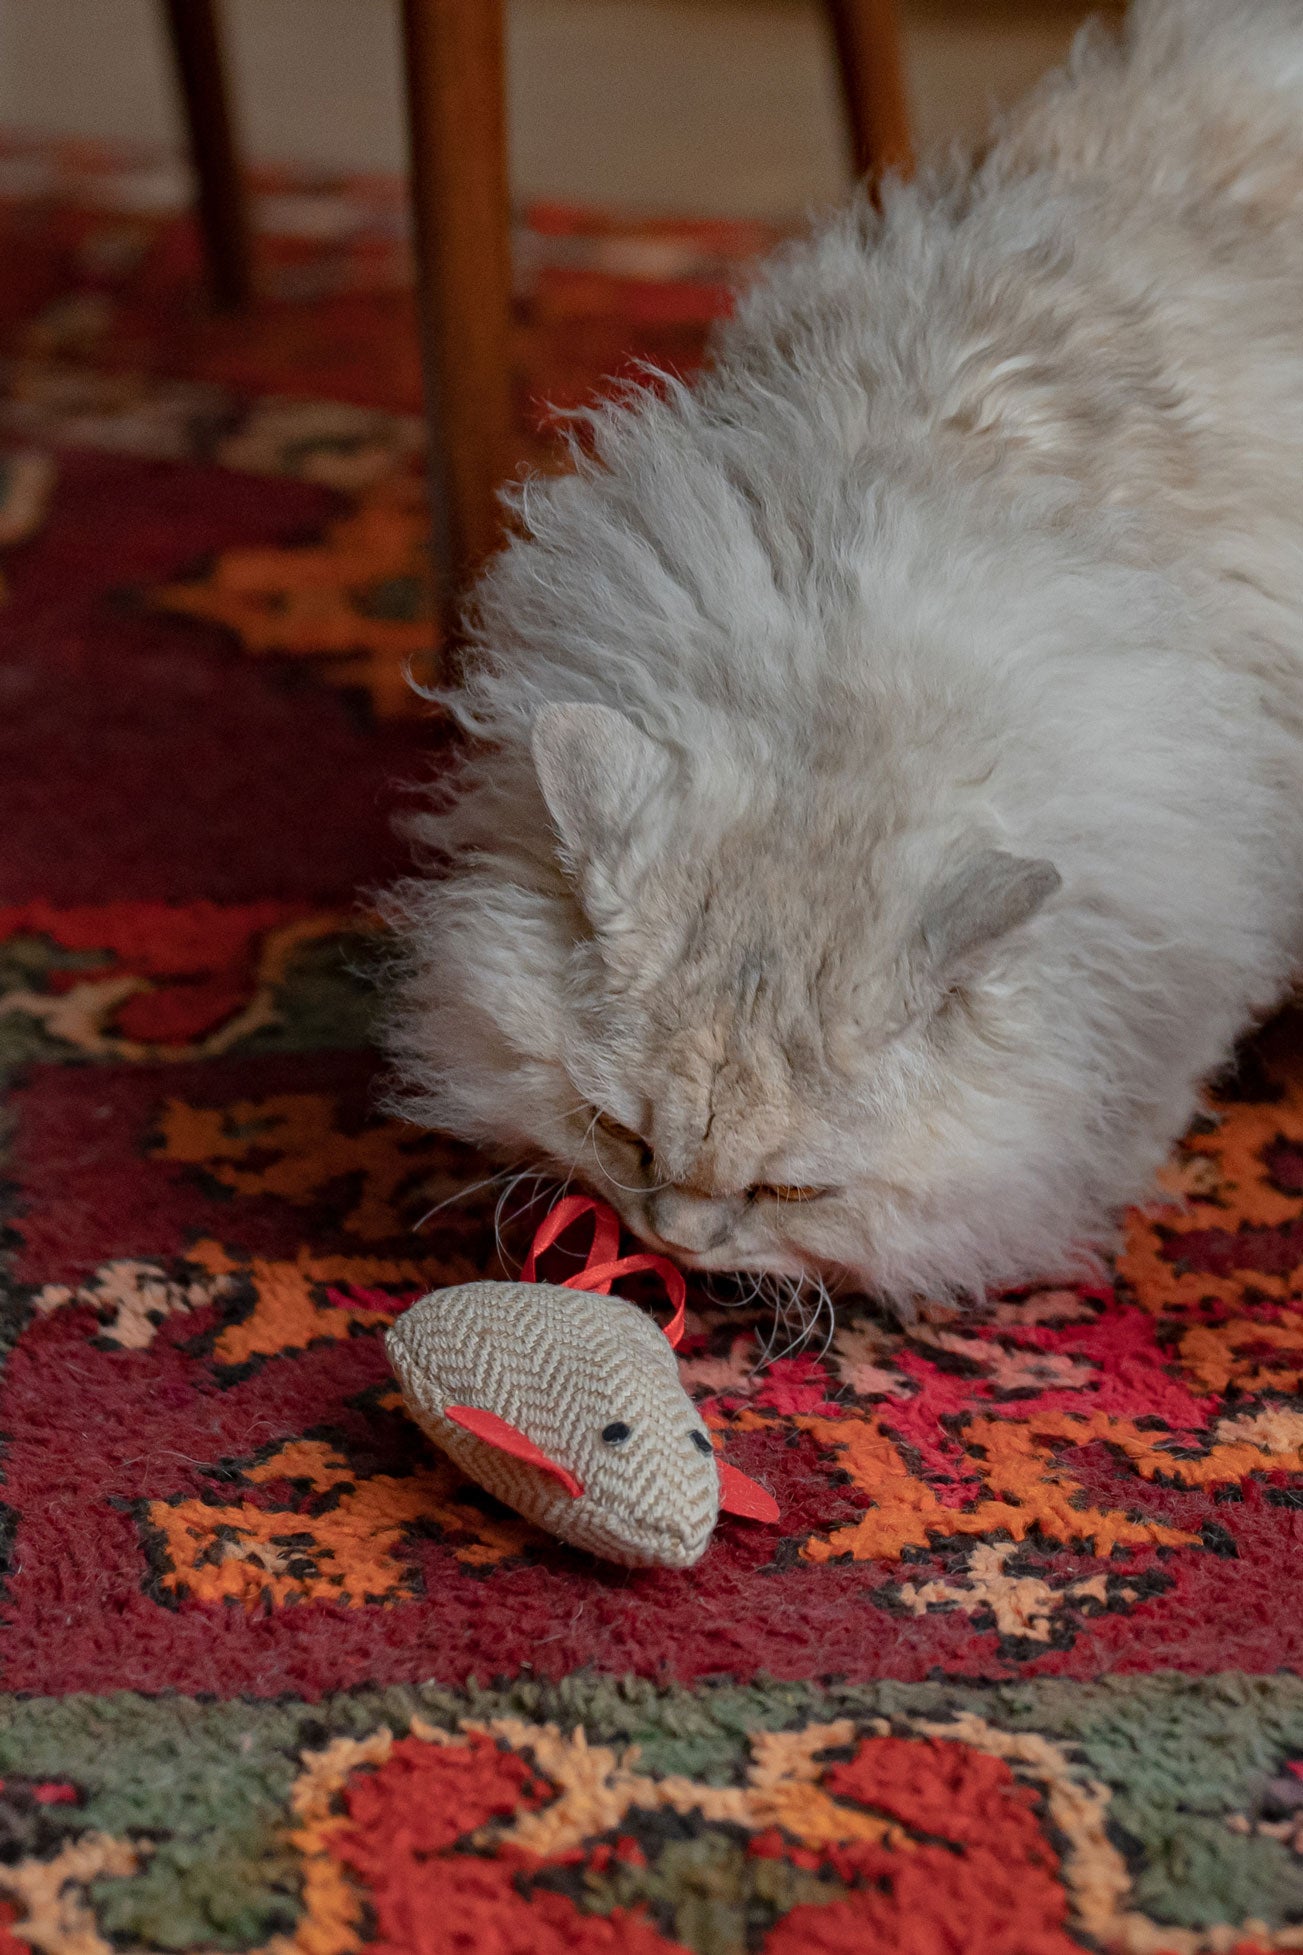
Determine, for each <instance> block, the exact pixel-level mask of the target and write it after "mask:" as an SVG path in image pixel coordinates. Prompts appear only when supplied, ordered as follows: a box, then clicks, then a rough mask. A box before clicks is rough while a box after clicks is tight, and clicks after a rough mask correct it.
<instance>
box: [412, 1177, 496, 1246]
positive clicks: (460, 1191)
mask: <svg viewBox="0 0 1303 1955" xmlns="http://www.w3.org/2000/svg"><path fill="white" fill-rule="evenodd" d="M511 1172H512V1170H511V1169H510V1168H500V1169H499V1170H498V1172H497V1173H496V1174H488V1175H485V1177H484V1179H483V1180H482V1181H472V1182H471V1184H470V1186H469V1187H468V1188H456V1189H454V1190H453V1192H452V1194H451V1195H447V1196H445V1198H444V1199H443V1201H441V1202H436V1203H435V1204H434V1207H433V1208H427V1209H426V1211H425V1213H424V1215H422V1217H421V1218H420V1220H419V1221H418V1222H413V1224H412V1232H413V1234H415V1232H416V1231H417V1230H418V1229H423V1228H424V1227H425V1225H426V1223H427V1222H432V1221H433V1220H434V1218H435V1216H436V1215H442V1214H443V1211H444V1209H445V1208H451V1207H452V1206H453V1205H454V1203H456V1202H464V1201H469V1200H470V1198H471V1196H472V1195H478V1194H482V1193H483V1191H484V1189H485V1188H494V1187H496V1186H497V1184H498V1182H499V1181H502V1180H504V1179H505V1178H506V1177H507V1176H508V1175H509V1174H510V1173H511Z"/></svg>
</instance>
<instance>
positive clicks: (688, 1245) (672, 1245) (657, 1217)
mask: <svg viewBox="0 0 1303 1955" xmlns="http://www.w3.org/2000/svg"><path fill="white" fill-rule="evenodd" d="M647 1213H648V1216H649V1218H650V1220H651V1225H652V1227H653V1228H654V1229H655V1231H656V1233H657V1235H658V1236H659V1237H660V1239H661V1241H662V1242H663V1243H664V1244H665V1245H666V1247H667V1248H669V1249H685V1250H686V1251H687V1252H688V1254H689V1255H704V1253H705V1252H706V1251H707V1250H708V1249H718V1248H719V1246H720V1244H721V1243H723V1242H726V1241H727V1240H728V1236H729V1231H730V1228H731V1223H730V1221H729V1216H728V1211H727V1210H726V1209H725V1208H724V1207H723V1205H722V1204H721V1203H719V1202H713V1201H710V1200H708V1199H707V1198H705V1197H704V1196H701V1195H689V1194H685V1193H684V1192H683V1191H682V1190H681V1189H679V1188H661V1189H658V1190H657V1192H656V1193H655V1194H654V1195H653V1196H652V1197H651V1199H650V1200H649V1202H648V1204H647Z"/></svg>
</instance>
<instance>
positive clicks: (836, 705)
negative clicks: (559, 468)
mask: <svg viewBox="0 0 1303 1955" xmlns="http://www.w3.org/2000/svg"><path fill="white" fill-rule="evenodd" d="M588 434H589V436H590V442H589V452H588V453H586V454H585V455H579V456H577V458H576V464H575V467H574V470H573V472H572V473H571V474H569V475H567V476H564V477H562V478H560V479H555V480H535V481H532V482H530V483H529V484H528V485H527V486H526V487H524V488H523V489H521V490H520V491H519V493H518V494H517V496H516V498H515V507H516V512H517V517H518V522H519V527H520V530H521V532H522V534H521V535H520V537H519V538H518V539H517V540H516V541H513V542H512V543H511V545H510V546H509V547H508V548H507V549H506V550H505V551H504V552H503V553H502V555H501V556H500V557H499V558H498V559H497V560H496V562H495V563H494V564H493V565H492V566H491V568H490V569H489V571H488V573H487V575H486V577H485V578H484V580H483V582H482V584H481V586H480V589H479V591H478V593H477V598H476V604H475V622H474V640H475V646H476V648H477V649H476V652H475V655H474V656H473V658H472V661H471V667H470V670H469V673H468V676H467V679H466V682H465V684H464V686H463V687H462V688H460V689H459V691H458V692H457V693H456V694H455V695H454V698H453V704H454V707H455V710H456V712H457V713H458V715H459V717H460V719H461V721H462V723H463V725H464V726H465V728H466V729H467V730H468V732H469V733H470V734H472V735H473V736H476V744H474V746H473V748H472V751H471V753H470V755H469V757H468V758H467V760H466V761H465V763H464V765H463V766H462V768H461V771H460V773H459V775H458V777H457V780H456V783H455V786H454V788H453V790H452V791H451V792H449V791H447V790H445V791H444V792H443V795H442V798H441V799H440V800H439V801H437V802H436V803H435V804H433V805H432V807H431V809H430V810H429V811H428V812H426V813H424V814H423V815H422V816H421V817H420V818H419V819H418V820H417V822H416V823H415V824H414V826H415V831H416V835H417V840H418V845H419V847H420V848H421V850H422V862H423V869H424V872H423V873H421V874H418V875H417V876H415V877H413V878H411V879H410V880H408V881H407V882H405V883H404V884H402V885H400V887H399V888H398V890H397V891H395V892H394V893H393V895H392V898H391V915H392V917H393V919H394V921H395V922H396V924H397V926H398V929H399V932H400V936H401V939H402V942H403V945H404V952H405V959H406V968H405V975H404V977H403V981H402V984H401V989H400V996H399V1002H398V1006H397V1009H396V1014H395V1020H394V1029H393V1049H394V1052H395V1056H396V1060H397V1065H398V1069H399V1073H400V1076H401V1080H402V1083H403V1087H404V1089H405V1090H404V1091H403V1092H402V1093H401V1095H400V1103H401V1104H402V1106H403V1107H404V1110H405V1111H407V1112H409V1113H410V1114H413V1115H414V1116H415V1117H416V1118H418V1119H420V1120H422V1121H426V1122H428V1123H430V1124H434V1125H437V1126H441V1127H447V1128H451V1129H452V1130H454V1131H455V1132H457V1133H459V1134H461V1135H464V1136H467V1137H469V1138H471V1139H473V1140H475V1141H478V1142H479V1143H481V1144H482V1145H484V1146H485V1147H486V1148H487V1149H489V1150H490V1151H492V1152H494V1153H496V1154H498V1155H499V1156H501V1157H503V1158H505V1159H508V1160H512V1161H532V1160H540V1159H541V1160H544V1161H547V1162H550V1163H555V1164H556V1165H557V1166H558V1168H559V1169H560V1171H561V1172H562V1173H563V1174H568V1173H570V1172H571V1171H572V1170H576V1171H577V1172H578V1173H580V1174H581V1175H582V1176H583V1177H584V1178H586V1179H587V1180H589V1181H590V1182H592V1183H594V1184H595V1185H596V1186H597V1187H598V1188H599V1189H600V1191H601V1192H602V1193H604V1194H605V1195H607V1196H608V1198H609V1199H611V1200H612V1201H613V1202H615V1204H616V1205H617V1206H618V1207H619V1208H620V1209H621V1211H622V1213H623V1214H624V1215H625V1217H626V1219H627V1220H628V1222H629V1223H630V1224H631V1226H632V1227H633V1228H634V1229H636V1230H637V1231H638V1232H639V1233H640V1234H642V1235H643V1236H645V1237H647V1238H648V1239H649V1240H652V1241H654V1242H656V1243H659V1244H663V1245H665V1246H668V1247H669V1248H670V1249H671V1250H672V1251H673V1252H674V1253H677V1254H679V1255H680V1256H681V1257H683V1258H684V1259H685V1260H688V1261H691V1262H695V1263H698V1264H700V1265H701V1266H703V1267H707V1268H742V1269H749V1270H764V1271H773V1272H777V1273H779V1274H781V1275H784V1276H789V1275H791V1276H799V1275H800V1274H802V1273H803V1272H811V1273H815V1274H818V1275H819V1276H821V1277H824V1278H827V1279H829V1280H834V1281H840V1282H846V1281H850V1282H853V1283H856V1284H860V1285H864V1286H867V1287H869V1288H872V1289H877V1290H880V1291H883V1292H886V1293H890V1294H894V1295H897V1296H902V1297H903V1296H907V1295H909V1294H911V1293H916V1292H920V1291H936V1290H946V1291H949V1292H952V1293H953V1292H962V1291H964V1290H980V1289H982V1288H983V1287H985V1286H987V1285H990V1284H993V1283H1004V1282H1011V1281H1018V1280H1023V1279H1031V1278H1035V1277H1037V1276H1040V1275H1048V1274H1055V1273H1059V1272H1062V1271H1064V1270H1066V1269H1067V1268H1069V1267H1071V1266H1072V1265H1073V1263H1074V1260H1075V1259H1078V1258H1079V1257H1080V1255H1081V1254H1082V1252H1083V1251H1085V1250H1089V1249H1091V1248H1092V1247H1098V1246H1099V1245H1102V1244H1104V1243H1106V1242H1107V1241H1108V1240H1109V1237H1110V1232H1111V1230H1112V1228H1113V1226H1114V1220H1115V1217H1116V1215H1117V1212H1118V1210H1119V1208H1120V1207H1121V1205H1122V1204H1124V1203H1126V1202H1129V1201H1132V1200H1134V1199H1136V1198H1138V1197H1143V1196H1144V1195H1145V1194H1146V1192H1147V1190H1148V1189H1149V1188H1150V1185H1151V1179H1152V1176H1153V1173H1154V1170H1155V1167H1156V1166H1157V1165H1158V1163H1159V1162H1160V1160H1161V1158H1162V1156H1163V1153H1164V1151H1165V1149H1166V1148H1167V1147H1168V1145H1169V1144H1170V1142H1171V1140H1172V1138H1173V1136H1174V1135H1175V1134H1177V1133H1178V1132H1179V1131H1180V1129H1181V1128H1182V1126H1183V1125H1184V1124H1185V1123H1186V1122H1187V1121H1188V1119H1189V1118H1190V1116H1191V1114H1192V1112H1193V1111H1194V1109H1195V1107H1196V1104H1197V1101H1198V1093H1199V1087H1200V1083H1201V1081H1203V1080H1204V1079H1205V1078H1206V1077H1207V1075H1208V1074H1209V1073H1210V1072H1211V1071H1212V1070H1213V1069H1215V1068H1216V1067H1218V1066H1219V1065H1220V1064H1221V1063H1222V1062H1223V1061H1224V1059H1225V1057H1226V1055H1227V1053H1228V1051H1229V1048H1230V1046H1231V1044H1232V1042H1233V1040H1234V1039H1235V1037H1236V1036H1237V1034H1239V1033H1240V1032H1241V1031H1242V1030H1243V1029H1244V1027H1245V1026H1246V1025H1247V1024H1249V1023H1250V1022H1252V1021H1253V1020H1254V1019H1255V1018H1257V1017H1258V1016H1259V1015H1261V1014H1263V1013H1265V1012H1266V1011H1267V1010H1269V1009H1270V1007H1271V1006H1272V1005H1273V1003H1274V1002H1275V1001H1276V1000H1277V999H1278V998H1279V996H1280V995H1281V993H1282V990H1283V989H1284V987H1285V986H1286V984H1287V982H1288V980H1289V976H1290V973H1291V971H1292V969H1293V968H1294V967H1295V966H1296V964H1297V961H1298V957H1299V950H1300V936H1301V934H1303V0H1149V4H1143V0H1142V4H1141V5H1140V6H1138V8H1137V9H1136V11H1135V12H1134V14H1133V16H1132V18H1131V20H1130V22H1129V24H1128V28H1127V32H1126V35H1125V37H1124V39H1123V40H1122V42H1121V43H1120V44H1114V43H1113V42H1112V41H1110V40H1109V39H1107V38H1106V37H1104V36H1103V35H1102V34H1101V35H1092V36H1089V37H1087V38H1086V39H1084V40H1083V42H1082V43H1081V44H1080V45H1079V47H1078V49H1077V51H1076V54H1075V56H1074V59H1073V61H1072V63H1071V65H1070V67H1069V69H1068V70H1067V71H1066V72H1065V73H1064V74H1063V75H1062V76H1060V77H1058V78H1056V79H1055V80H1054V81H1053V82H1052V83H1050V84H1049V85H1047V86H1046V87H1045V88H1044V89H1042V90H1041V91H1040V92H1039V93H1038V94H1037V96H1036V97H1035V98H1034V99H1033V100H1032V101H1031V102H1030V103H1029V104H1027V105H1026V106H1025V107H1024V108H1023V109H1022V110H1020V111H1019V112H1018V113H1017V114H1016V115H1014V116H1013V117H1012V118H1011V119H1010V121H1009V122H1008V124H1007V125H1006V126H1005V127H1004V128H1003V129H1002V130H1001V131H999V132H998V133H997V136H996V138H995V140H994V141H993V143H992V145H991V147H990V148H989V150H988V151H987V152H986V154H985V156H984V158H983V159H981V160H980V161H978V162H976V163H974V164H964V165H961V164H958V163H956V164H952V165H948V166H947V167H946V168H944V169H942V170H940V171H939V172H935V173H933V174H931V175H928V176H925V177H924V178H922V179H921V180H920V181H918V182H917V183H915V184H912V185H908V186H900V185H897V186H893V187H890V188H889V189H888V192H887V194H886V197H885V199H884V208H883V210H882V212H881V214H878V213H876V212H875V211H874V210H873V209H872V208H871V207H870V206H869V205H868V203H867V202H865V201H863V200H860V201H856V202H854V203H853V204H852V205H851V206H850V207H849V208H848V209H847V210H845V211H844V212H842V213H841V214H839V215H837V216H836V217H834V218H833V219H832V221H831V222H829V223H827V224H825V225H824V226H823V227H822V228H820V229H818V230H816V231H815V232H814V233H813V235H812V236H810V237H809V238H808V239H806V240H805V241H803V242H801V243H798V244H797V245H795V246H793V247H792V248H791V249H789V250H787V251H786V252H784V253H782V254H780V255H779V256H778V257H777V258H775V259H774V260H773V261H772V262H771V263H770V264H769V265H768V266H767V268H766V269H765V270H764V271H763V273H762V275H761V276H760V277H759V279H758V280H757V282H756V283H755V284H754V286H753V287H752V288H751V289H750V291H749V292H748V293H747V294H746V295H745V296H744V297H743V298H742V300H741V302H740V304H739V308H738V311H737V315H736V317H735V319H734V320H733V321H732V323H730V324H729V325H728V326H727V327H726V328H724V329H723V330H722V331H721V332H720V334H719V336H718V339H717V343H716V347H715V354H714V362H713V365H712V366H711V368H710V370H709V371H708V372H707V373H706V375H705V376H704V377H703V378H702V379H701V380H700V381H699V382H698V383H697V384H695V385H694V386H692V387H690V388H689V387H684V386H681V385H678V384H675V383H673V382H671V381H670V380H668V379H665V378H658V379H653V380H652V381H651V382H650V383H649V385H648V386H647V387H646V388H645V389H643V390H640V391H636V392H633V393H630V394H628V395H626V396H625V397H623V398H622V399H620V400H617V401H612V402H609V403H607V404H605V405H603V406H601V407H599V408H598V409H597V410H595V412H594V413H593V415H592V416H591V418H590V421H589V425H588ZM574 703H579V704H588V705H590V706H591V705H598V706H605V707H607V708H608V709H614V710H615V711H618V712H619V713H620V714H622V715H624V716H625V718H626V720H627V722H629V723H630V724H629V726H628V727H627V728H625V727H623V726H622V723H621V722H619V721H614V720H611V719H606V720H602V719H601V718H600V716H593V715H591V714H590V715H588V716H586V717H585V716H582V715H581V716H579V718H578V719H576V718H575V716H573V715H571V716H569V718H567V716H565V715H560V716H558V715H557V714H556V713H555V712H552V713H549V712H548V710H547V709H549V708H556V707H558V706H565V705H570V704H574ZM633 728H636V729H637V734H639V735H641V736H642V737H641V739H639V738H638V737H637V735H635V734H634V733H633V732H632V729H633ZM605 736H609V737H605ZM531 737H533V738H534V739H535V742H536V745H537V746H538V749H539V755H540V758H539V763H538V766H539V767H540V768H541V769H542V770H543V773H544V775H545V777H547V780H548V797H547V801H546V802H545V800H544V794H543V787H542V785H541V784H540V779H539V772H538V768H536V764H535V759H534V756H533V755H532V753H531ZM549 769H550V770H551V771H550V774H549ZM604 770H605V771H604ZM992 850H999V851H1001V852H1004V853H1007V854H1013V855H1015V856H1018V857H1020V858H1022V857H1026V858H1030V859H1033V860H1034V862H1036V863H1038V864H1040V865H1042V866H1043V865H1044V864H1046V863H1048V864H1052V865H1053V868H1054V870H1056V871H1057V873H1058V879H1059V887H1058V888H1057V889H1056V890H1053V893H1050V894H1048V895H1044V888H1045V887H1049V886H1050V885H1052V883H1053V880H1054V879H1053V877H1052V876H1046V877H1044V878H1043V879H1042V884H1038V888H1040V889H1041V893H1042V895H1043V896H1044V899H1043V900H1041V899H1040V897H1038V900H1039V902H1040V906H1039V908H1036V909H1035V911H1034V913H1028V914H1027V915H1025V916H1023V917H1022V919H1021V920H1020V921H1016V922H1015V923H1014V924H1013V925H1012V926H1011V927H1005V926H1004V925H1003V924H1001V925H1000V926H999V927H997V925H996V923H995V922H994V921H993V924H992V931H991V935H990V940H989V941H988V942H986V943H984V944H980V945H978V946H977V947H976V948H972V947H970V948H969V949H968V950H966V951H965V953H964V955H963V956H962V957H960V958H959V960H958V962H957V963H956V964H955V965H954V966H953V967H949V966H947V967H944V968H938V967H937V963H936V959H935V958H932V959H930V958H929V955H928V952H927V944H928V941H929V937H928V931H927V929H926V921H927V917H928V913H929V905H935V904H936V902H937V901H939V900H941V894H939V892H940V893H943V892H944V891H945V889H946V888H947V887H948V886H953V885H954V884H955V879H956V878H958V879H959V881H960V882H962V881H963V878H964V877H965V876H966V875H968V874H969V873H970V870H971V865H972V864H973V862H974V861H975V860H976V858H977V857H978V856H980V855H983V854H984V853H985V855H986V858H987V859H988V860H989V859H990V851H992ZM972 873H974V874H977V873H979V872H978V871H975V870H973V871H972ZM978 895H979V896H980V890H979V891H978ZM972 900H973V899H972V898H971V892H970V901H969V907H970V909H971V902H972ZM979 934H980V933H979ZM970 935H971V932H970ZM934 937H935V933H934ZM598 1111H600V1112H602V1113H603V1114H605V1115H607V1116H609V1117H611V1118H613V1119H614V1120H615V1121H618V1122H619V1123H621V1125H623V1126H624V1127H626V1128H629V1129H631V1130H633V1131H634V1132H636V1133H637V1134H638V1135H640V1136H641V1137H642V1138H643V1139H644V1141H645V1142H646V1143H647V1145H646V1146H645V1147H637V1146H634V1145H632V1144H630V1143H628V1142H626V1141H624V1140H621V1139H620V1138H618V1136H613V1135H612V1134H610V1133H609V1132H608V1131H607V1130H606V1128H605V1127H603V1126H600V1125H597V1124H596V1123H595V1120H594V1115H595V1113H596V1112H598ZM793 1185H797V1186H799V1187H801V1188H802V1189H806V1188H810V1187H818V1188H822V1189H827V1190H830V1191H831V1192H829V1193H827V1194H826V1195H824V1196H823V1197H822V1198H821V1199H818V1200H796V1199H786V1198H780V1197H774V1196H771V1195H769V1194H766V1193H764V1192H760V1193H757V1192H755V1191H756V1190H757V1189H760V1190H763V1189H764V1188H766V1187H772V1186H779V1187H791V1186H793Z"/></svg>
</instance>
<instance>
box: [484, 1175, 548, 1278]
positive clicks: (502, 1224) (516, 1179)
mask: <svg viewBox="0 0 1303 1955" xmlns="http://www.w3.org/2000/svg"><path fill="white" fill-rule="evenodd" d="M553 1178H554V1177H553V1176H552V1175H550V1174H549V1173H548V1172H547V1171H546V1169H544V1168H522V1169H521V1170H520V1172H519V1173H518V1174H514V1175H513V1176H512V1178H511V1180H510V1181H509V1182H508V1183H507V1185H506V1187H505V1188H504V1189H503V1190H502V1193H501V1194H500V1195H499V1196H498V1202H497V1207H496V1208H495V1209H494V1211H493V1243H494V1247H495V1248H496V1250H497V1252H498V1258H499V1260H500V1261H501V1262H502V1263H503V1264H504V1265H505V1266H506V1267H507V1268H510V1267H511V1265H512V1260H513V1259H512V1258H511V1257H510V1256H509V1255H508V1254H507V1249H506V1244H505V1243H504V1242H503V1239H502V1238H503V1231H504V1230H505V1229H508V1228H510V1226H511V1224H512V1223H513V1222H515V1221H518V1220H519V1218H520V1217H521V1216H522V1215H525V1214H527V1213H528V1211H529V1210H530V1209H531V1208H532V1207H533V1205H534V1203H535V1202H536V1201H537V1200H538V1199H539V1195H540V1192H541V1190H542V1189H543V1188H546V1186H547V1185H548V1183H549V1182H550V1181H551V1180H552V1179H553ZM526 1182H533V1183H534V1192H533V1194H531V1195H530V1197H529V1199H528V1200H527V1201H525V1202H522V1203H521V1205H520V1207H519V1208H515V1209H513V1210H512V1211H511V1213H510V1215H506V1214H504V1210H505V1208H506V1206H507V1203H508V1202H509V1201H510V1200H511V1198H512V1196H513V1195H514V1194H516V1193H517V1191H518V1190H519V1189H520V1188H522V1187H523V1186H524V1185H525V1184H526Z"/></svg>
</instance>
